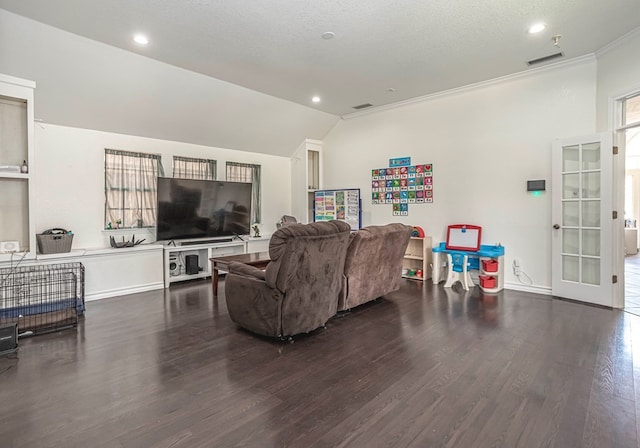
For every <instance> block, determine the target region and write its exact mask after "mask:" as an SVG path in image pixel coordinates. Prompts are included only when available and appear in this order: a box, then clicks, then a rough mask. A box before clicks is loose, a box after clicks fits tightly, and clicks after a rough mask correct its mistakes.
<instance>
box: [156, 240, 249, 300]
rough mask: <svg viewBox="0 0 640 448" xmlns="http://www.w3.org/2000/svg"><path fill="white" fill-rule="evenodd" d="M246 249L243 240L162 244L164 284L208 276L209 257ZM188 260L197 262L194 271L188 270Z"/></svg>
mask: <svg viewBox="0 0 640 448" xmlns="http://www.w3.org/2000/svg"><path fill="white" fill-rule="evenodd" d="M246 249H247V243H246V242H245V241H231V242H224V243H206V244H187V245H184V246H164V286H165V288H168V287H169V285H170V284H171V283H173V282H179V281H183V280H194V279H196V278H204V277H210V276H211V263H210V262H209V258H212V257H221V256H224V255H236V254H244V253H246ZM194 255H195V258H194V257H193V256H194ZM189 260H193V262H194V263H197V267H195V268H194V271H195V272H192V273H190V272H189V270H188V268H189V265H188V263H190V261H189Z"/></svg>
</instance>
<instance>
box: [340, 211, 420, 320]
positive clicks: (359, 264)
mask: <svg viewBox="0 0 640 448" xmlns="http://www.w3.org/2000/svg"><path fill="white" fill-rule="evenodd" d="M411 231H412V227H410V226H405V225H404V224H399V223H394V224H387V225H383V226H368V227H365V228H362V229H360V230H358V231H357V232H354V233H352V234H351V237H350V242H349V248H348V250H347V256H346V259H345V266H344V277H343V285H342V290H341V293H340V300H339V302H338V310H346V309H349V308H353V307H356V306H358V305H361V304H363V303H365V302H368V301H370V300H374V299H377V298H378V297H380V296H383V295H385V294H388V293H390V292H392V291H395V290H397V289H398V288H399V287H400V279H401V278H402V259H403V257H404V254H405V251H406V249H407V245H408V244H409V239H410V238H411Z"/></svg>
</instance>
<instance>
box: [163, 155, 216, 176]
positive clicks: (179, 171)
mask: <svg viewBox="0 0 640 448" xmlns="http://www.w3.org/2000/svg"><path fill="white" fill-rule="evenodd" d="M173 177H176V178H180V179H203V180H215V179H216V161H215V160H211V159H195V158H192V157H180V156H173Z"/></svg>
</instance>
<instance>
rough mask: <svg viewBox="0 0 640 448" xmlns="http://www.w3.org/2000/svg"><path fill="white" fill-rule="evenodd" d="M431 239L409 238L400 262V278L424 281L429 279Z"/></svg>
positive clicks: (428, 237)
mask: <svg viewBox="0 0 640 448" xmlns="http://www.w3.org/2000/svg"><path fill="white" fill-rule="evenodd" d="M431 257H432V253H431V237H430V236H425V237H424V238H419V237H411V239H410V240H409V245H408V246H407V250H406V251H405V254H404V258H403V260H402V276H403V277H404V278H410V279H412V280H420V281H424V280H425V279H428V278H431V263H432V260H431Z"/></svg>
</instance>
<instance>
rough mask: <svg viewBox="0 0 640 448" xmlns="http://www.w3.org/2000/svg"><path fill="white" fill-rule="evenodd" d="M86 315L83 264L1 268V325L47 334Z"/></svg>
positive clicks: (68, 325)
mask: <svg viewBox="0 0 640 448" xmlns="http://www.w3.org/2000/svg"><path fill="white" fill-rule="evenodd" d="M82 314H84V266H83V265H82V263H59V264H49V265H38V266H24V267H13V268H0V326H2V325H5V324H13V323H17V325H18V333H24V332H27V331H32V332H33V333H35V334H38V333H45V332H50V331H57V330H62V329H64V328H69V327H74V326H76V325H77V324H78V316H79V315H82Z"/></svg>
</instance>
